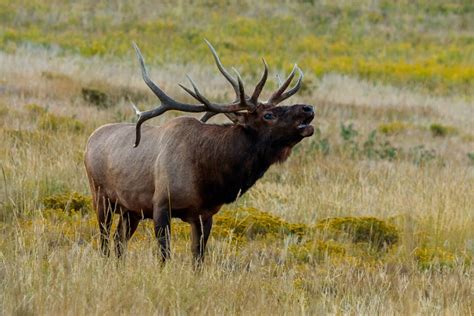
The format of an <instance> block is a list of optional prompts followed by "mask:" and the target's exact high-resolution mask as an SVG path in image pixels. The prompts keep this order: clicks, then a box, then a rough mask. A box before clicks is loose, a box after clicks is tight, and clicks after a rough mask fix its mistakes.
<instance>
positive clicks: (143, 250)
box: [0, 0, 474, 315]
mask: <svg viewBox="0 0 474 316" xmlns="http://www.w3.org/2000/svg"><path fill="white" fill-rule="evenodd" d="M65 12H67V14H66V13H65ZM0 21H1V22H0V138H1V144H0V149H1V150H0V158H1V165H0V167H1V175H0V177H1V179H0V183H1V186H0V203H1V204H0V284H1V290H0V313H1V314H5V315H11V314H18V315H24V314H25V315H29V314H48V315H49V314H61V315H63V314H117V313H120V314H131V313H134V314H157V313H158V314H163V313H166V314H192V313H198V314H223V313H225V314H255V315H260V314H447V315H460V314H462V315H470V314H471V315H472V314H473V313H474V304H473V301H474V299H473V296H474V295H473V292H474V286H473V275H472V274H473V272H474V269H473V264H472V258H473V255H474V218H473V217H474V203H473V201H474V5H473V4H472V2H471V1H451V2H446V1H416V2H413V1H397V2H393V1H299V2H277V1H270V2H265V4H264V3H263V2H262V3H259V4H254V2H253V1H242V2H240V3H239V4H232V3H230V2H221V1H205V2H201V3H199V4H196V3H191V2H187V1H177V2H176V1H173V2H172V1H170V2H160V3H159V4H157V3H154V2H151V1H148V0H142V1H138V2H134V3H133V5H132V4H131V3H127V2H125V1H121V0H117V1H109V2H102V3H101V4H96V3H95V1H80V2H74V3H71V2H66V1H49V2H43V1H39V0H35V1H8V0H0ZM203 38H207V39H209V40H210V41H211V42H212V43H213V44H214V45H215V47H216V48H217V50H218V52H219V53H220V55H221V57H222V60H223V62H224V63H225V64H226V65H229V66H235V67H236V68H238V69H239V71H240V72H241V73H242V75H243V77H244V79H245V81H246V82H247V86H249V87H250V85H251V84H253V83H254V82H255V81H256V80H257V76H258V74H259V73H260V71H261V64H260V59H259V58H260V57H262V56H264V57H265V58H266V60H267V61H268V63H269V66H270V70H271V79H272V80H271V81H272V82H271V83H270V84H269V87H268V88H267V90H266V91H267V93H268V92H269V91H270V90H271V89H272V88H274V87H275V86H276V82H277V81H276V80H275V77H276V75H277V74H279V75H281V76H283V75H284V74H285V73H286V72H287V71H288V70H289V69H291V65H292V63H294V62H297V63H298V65H299V66H300V67H301V68H302V69H303V71H305V81H304V86H303V89H302V91H301V93H299V94H298V95H297V96H295V97H293V101H294V102H297V101H300V102H307V103H310V104H313V105H315V106H316V109H317V110H316V111H317V112H316V113H317V115H316V119H315V126H316V127H317V132H316V133H315V135H314V136H313V137H311V138H309V139H305V140H304V141H303V142H302V143H301V144H299V145H298V146H297V147H296V148H295V150H294V152H293V154H292V156H291V157H290V159H289V160H288V161H287V162H285V163H284V164H282V165H276V166H273V167H272V168H271V169H270V170H269V171H268V172H267V174H266V175H265V176H264V178H263V179H261V180H260V181H259V182H258V183H257V184H256V185H255V186H254V187H253V188H252V189H251V190H250V191H249V192H248V193H246V194H245V195H244V196H242V197H241V198H240V199H239V200H238V201H237V202H235V203H234V204H231V205H227V206H226V207H225V208H224V210H223V211H221V213H219V214H218V215H217V216H216V224H215V226H214V228H213V232H212V235H211V239H210V242H209V246H208V256H207V258H206V263H205V264H204V267H203V269H202V271H196V270H194V269H193V267H192V262H191V255H190V251H189V247H190V240H189V231H188V230H189V228H188V227H187V226H186V225H184V224H182V223H180V222H179V221H176V222H173V224H172V230H173V236H172V251H173V257H172V259H171V261H170V262H169V263H168V264H166V265H165V266H161V265H160V264H159V261H158V260H157V258H156V256H155V255H154V251H155V250H156V245H155V242H154V239H153V231H152V227H151V223H149V222H144V223H142V224H141V225H140V227H139V229H138V231H137V233H136V235H135V236H134V237H133V238H132V240H131V241H130V243H129V251H128V254H127V257H126V258H125V260H124V261H123V262H117V261H116V260H115V259H114V258H109V259H107V258H103V257H101V256H100V255H99V252H98V249H97V248H98V247H97V246H98V245H97V241H98V240H97V239H98V227H97V222H96V219H95V215H94V212H93V210H92V209H91V205H90V192H89V188H88V184H87V179H86V175H85V170H84V167H83V162H82V161H83V151H84V147H85V143H86V141H87V138H88V136H89V135H90V133H92V131H93V130H94V129H96V128H97V127H99V126H100V125H102V124H105V123H110V122H123V121H128V122H132V121H133V120H134V119H135V118H134V115H133V112H132V110H131V108H130V105H129V101H127V100H128V98H130V99H132V100H133V101H134V102H136V103H137V104H138V106H139V107H140V108H141V109H146V108H151V107H152V106H154V105H155V104H156V102H157V101H156V99H155V97H154V96H152V95H151V93H150V92H149V91H148V88H147V87H146V86H145V84H144V83H143V82H142V80H141V78H140V76H139V71H138V65H137V62H136V60H135V57H134V55H133V50H132V48H131V44H130V43H131V41H136V42H137V43H138V44H139V46H140V47H141V48H142V51H143V53H144V55H145V58H146V60H147V62H148V63H149V64H150V66H151V67H150V68H151V74H152V77H153V79H154V80H155V81H156V82H158V83H159V84H160V85H161V86H162V87H163V88H164V89H165V90H166V91H167V92H169V93H170V94H171V95H173V96H175V97H176V98H179V99H180V100H188V101H190V100H189V99H188V98H187V97H186V96H185V95H184V94H183V92H182V91H181V90H180V89H179V87H178V85H177V83H184V82H185V74H186V73H189V74H190V75H191V76H192V77H193V78H194V79H195V81H196V82H197V83H198V84H199V85H200V87H202V90H203V91H204V92H205V93H206V95H209V96H210V97H212V98H213V99H215V100H227V99H229V98H231V96H232V93H231V92H232V91H231V89H229V87H228V85H227V84H226V82H225V81H224V80H223V78H222V77H221V76H220V75H218V72H217V70H216V69H215V67H214V65H213V60H212V57H211V55H210V53H209V52H208V49H207V48H206V45H205V44H204V41H203ZM205 83H206V84H207V85H205ZM177 115H180V114H179V113H176V112H171V113H167V114H166V115H164V116H163V117H160V118H157V119H155V120H153V121H152V122H150V123H148V124H156V125H159V124H160V123H161V122H164V121H166V120H169V119H171V118H173V117H175V116H177ZM220 121H224V120H223V119H220ZM220 121H219V119H216V122H220Z"/></svg>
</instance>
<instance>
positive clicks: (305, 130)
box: [296, 116, 314, 137]
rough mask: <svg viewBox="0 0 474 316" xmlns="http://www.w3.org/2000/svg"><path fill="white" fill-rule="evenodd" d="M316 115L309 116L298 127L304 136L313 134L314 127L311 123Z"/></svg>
mask: <svg viewBox="0 0 474 316" xmlns="http://www.w3.org/2000/svg"><path fill="white" fill-rule="evenodd" d="M313 117H314V116H311V117H308V118H306V119H304V120H303V121H301V123H300V124H299V125H298V126H297V127H296V128H297V129H298V131H299V132H300V135H301V136H303V137H308V136H311V135H313V133H314V127H313V126H312V125H310V123H311V121H312V120H313Z"/></svg>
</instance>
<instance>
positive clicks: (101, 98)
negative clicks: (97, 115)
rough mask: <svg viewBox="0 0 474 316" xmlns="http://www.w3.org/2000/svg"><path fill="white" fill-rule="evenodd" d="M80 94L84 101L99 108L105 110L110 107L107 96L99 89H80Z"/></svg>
mask: <svg viewBox="0 0 474 316" xmlns="http://www.w3.org/2000/svg"><path fill="white" fill-rule="evenodd" d="M81 94H82V98H83V99H84V101H86V102H89V103H91V104H94V105H96V106H98V107H100V108H107V107H109V105H110V102H109V97H108V95H107V94H106V93H105V92H102V91H100V90H99V89H95V88H82V89H81Z"/></svg>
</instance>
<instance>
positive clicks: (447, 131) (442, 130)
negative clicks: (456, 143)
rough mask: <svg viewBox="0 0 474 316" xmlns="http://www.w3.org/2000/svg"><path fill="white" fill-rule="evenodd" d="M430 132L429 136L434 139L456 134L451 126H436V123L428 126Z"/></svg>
mask: <svg viewBox="0 0 474 316" xmlns="http://www.w3.org/2000/svg"><path fill="white" fill-rule="evenodd" d="M430 131H431V134H432V135H433V136H434V137H444V136H447V135H451V134H456V133H457V130H456V128H454V127H452V126H445V125H441V124H438V123H434V124H431V125H430Z"/></svg>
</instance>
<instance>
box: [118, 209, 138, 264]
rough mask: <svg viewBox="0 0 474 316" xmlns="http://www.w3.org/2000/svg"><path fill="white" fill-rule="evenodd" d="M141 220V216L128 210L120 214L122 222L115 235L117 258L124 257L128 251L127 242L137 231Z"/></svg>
mask: <svg viewBox="0 0 474 316" xmlns="http://www.w3.org/2000/svg"><path fill="white" fill-rule="evenodd" d="M140 220H141V216H140V215H138V214H136V213H134V212H131V211H128V210H127V211H125V212H121V213H120V220H119V223H118V225H117V229H116V230H115V234H114V243H115V254H116V255H117V258H120V257H122V256H123V255H124V253H125V251H126V249H127V242H128V241H129V240H130V238H132V236H133V233H135V231H136V230H137V227H138V223H139V222H140Z"/></svg>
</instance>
